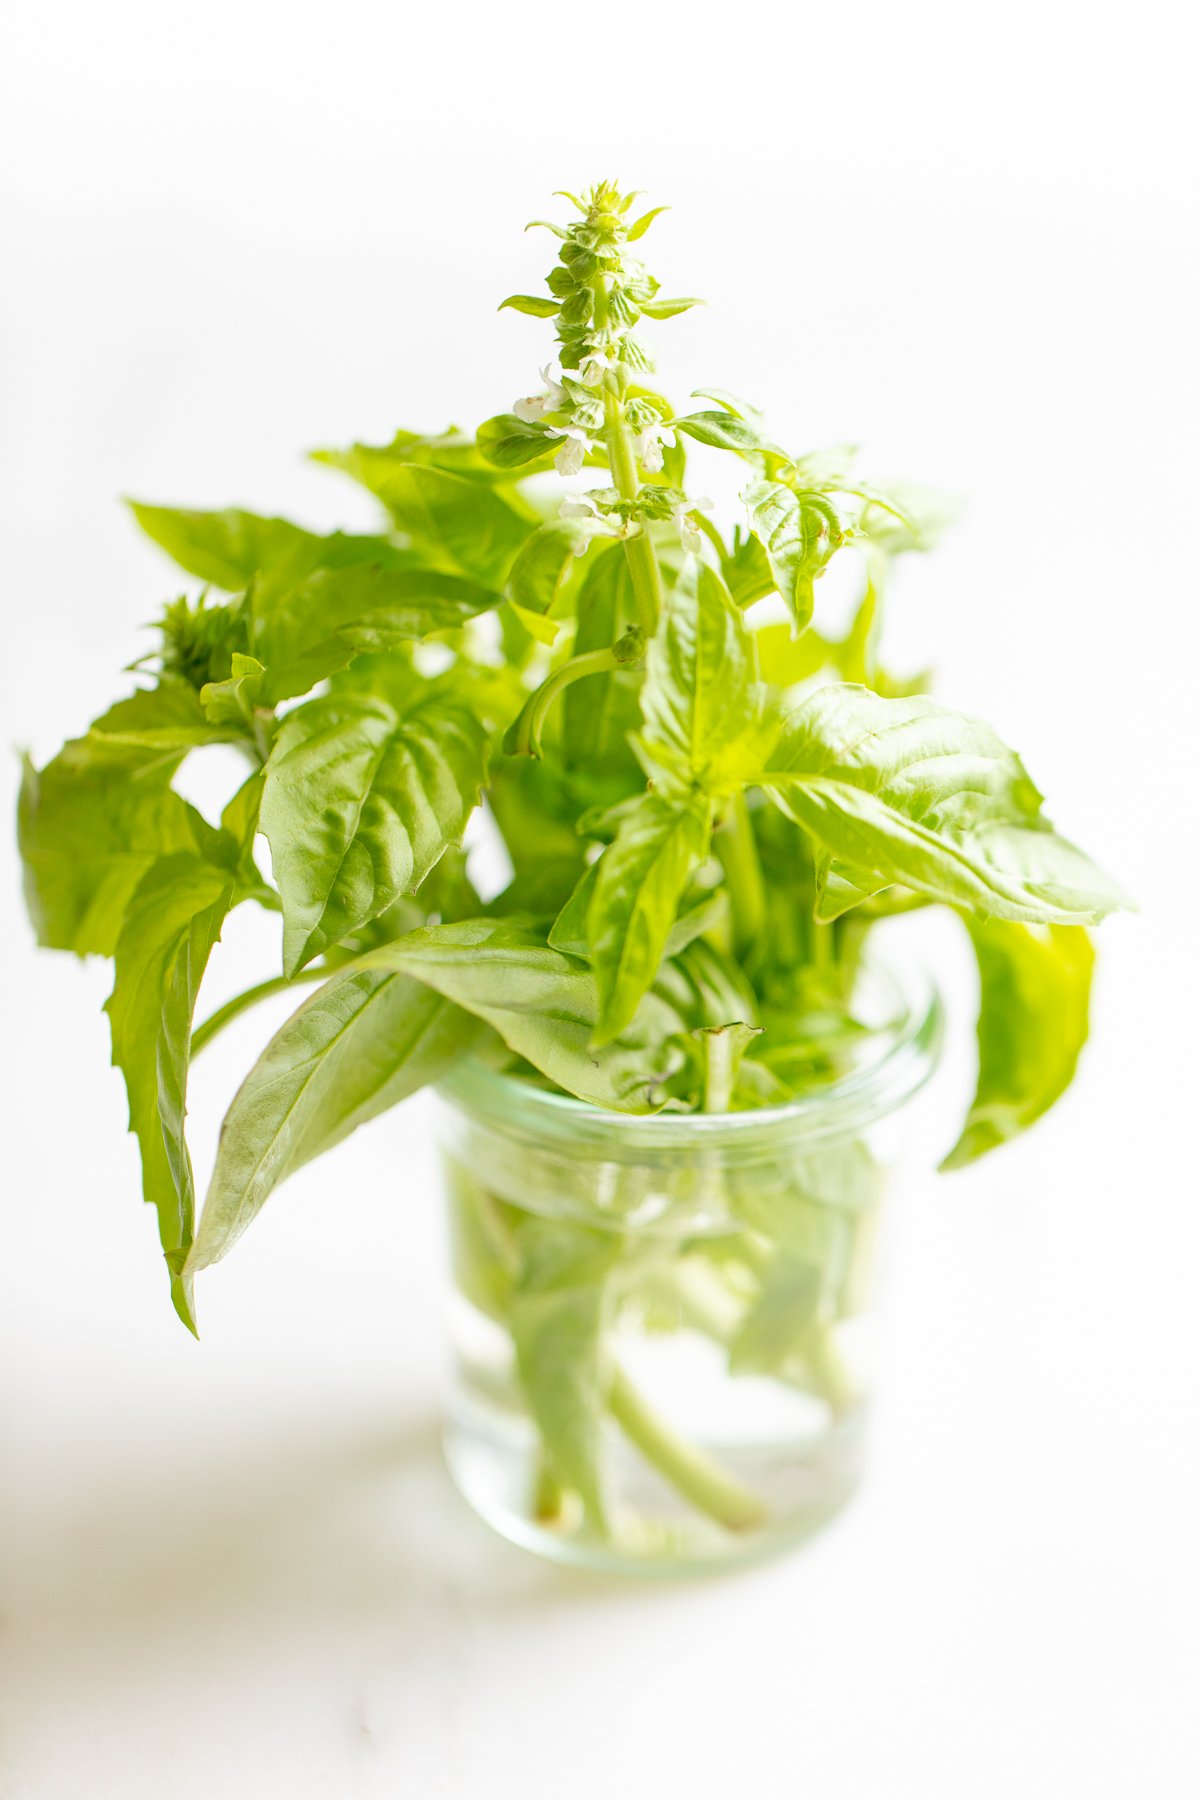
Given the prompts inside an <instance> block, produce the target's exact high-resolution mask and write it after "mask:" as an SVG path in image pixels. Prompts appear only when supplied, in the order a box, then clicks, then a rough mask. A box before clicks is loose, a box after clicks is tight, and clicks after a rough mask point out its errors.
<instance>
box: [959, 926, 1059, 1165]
mask: <svg viewBox="0 0 1200 1800" xmlns="http://www.w3.org/2000/svg"><path fill="white" fill-rule="evenodd" d="M965 922H966V926H967V930H968V931H969V932H970V934H971V942H972V944H973V945H974V947H975V955H976V957H977V958H978V961H979V979H980V1004H979V1028H978V1030H979V1081H978V1085H977V1087H976V1090H975V1098H974V1100H973V1101H972V1102H971V1110H970V1112H969V1113H968V1114H967V1121H966V1124H965V1126H964V1127H963V1132H962V1136H961V1137H960V1138H959V1140H958V1142H957V1144H955V1146H954V1148H953V1150H951V1152H950V1154H949V1155H948V1156H947V1157H946V1159H945V1161H944V1162H943V1163H942V1167H943V1169H961V1168H962V1167H963V1166H964V1165H965V1164H966V1163H969V1162H974V1160H975V1159H976V1157H979V1156H982V1155H983V1154H984V1153H985V1152H986V1151H988V1150H993V1149H995V1148H996V1146H997V1145H999V1144H1006V1143H1008V1142H1009V1141H1010V1140H1011V1139H1012V1138H1014V1137H1017V1136H1019V1135H1020V1133H1021V1132H1022V1131H1026V1130H1028V1128H1029V1126H1030V1125H1032V1124H1033V1123H1034V1122H1035V1121H1036V1120H1037V1119H1040V1118H1041V1116H1042V1114H1043V1113H1045V1112H1047V1111H1049V1109H1050V1107H1051V1106H1053V1104H1054V1102H1055V1101H1056V1100H1057V1099H1058V1098H1059V1096H1060V1095H1061V1094H1063V1093H1064V1092H1065V1091H1066V1089H1067V1088H1068V1087H1069V1086H1070V1084H1071V1080H1072V1077H1073V1076H1074V1074H1075V1065H1076V1063H1077V1062H1078V1060H1079V1052H1080V1051H1081V1050H1082V1048H1083V1046H1084V1044H1085V1043H1086V1041H1087V1034H1088V999H1089V995H1090V991H1091V982H1092V964H1093V961H1094V955H1093V951H1092V946H1091V943H1090V941H1089V939H1088V934H1087V932H1086V931H1085V930H1084V929H1083V928H1082V927H1081V926H1078V925H1046V926H1037V925H1024V924H1018V923H1015V922H1013V921H1011V920H1008V919H986V920H984V919H972V918H968V919H967V920H966V921H965Z"/></svg>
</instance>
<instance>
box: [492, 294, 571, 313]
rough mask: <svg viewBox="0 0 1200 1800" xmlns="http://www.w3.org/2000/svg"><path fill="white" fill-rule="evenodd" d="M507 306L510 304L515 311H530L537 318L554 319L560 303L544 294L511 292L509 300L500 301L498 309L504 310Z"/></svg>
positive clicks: (499, 310) (498, 310)
mask: <svg viewBox="0 0 1200 1800" xmlns="http://www.w3.org/2000/svg"><path fill="white" fill-rule="evenodd" d="M506 306H510V307H511V308H512V310H513V311H514V312H519V313H529V314H530V315H531V316H532V317H533V318H535V319H552V318H553V317H554V315H555V313H556V312H557V311H558V308H559V303H558V301H557V300H550V299H548V298H547V297H546V295H544V294H510V295H509V296H508V299H507V300H502V301H501V302H500V304H499V306H498V307H497V308H496V311H497V312H503V311H504V309H505V307H506Z"/></svg>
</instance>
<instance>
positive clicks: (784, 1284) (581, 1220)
mask: <svg viewBox="0 0 1200 1800" xmlns="http://www.w3.org/2000/svg"><path fill="white" fill-rule="evenodd" d="M856 999H857V1011H858V1014H859V1016H860V1018H861V1019H862V1020H863V1021H864V1024H865V1026H866V1029H865V1030H864V1032H863V1034H862V1040H861V1044H860V1046H859V1049H858V1052H857V1055H856V1058H855V1066H854V1067H853V1069H852V1070H851V1071H850V1072H848V1073H846V1074H844V1075H842V1076H841V1077H840V1078H839V1079H837V1080H836V1081H833V1082H831V1083H829V1084H828V1085H827V1086H825V1087H823V1088H821V1089H819V1090H817V1091H814V1092H813V1093H812V1094H810V1095H806V1096H805V1097H804V1098H802V1099H799V1100H796V1101H794V1102H792V1103H790V1104H788V1105H785V1106H777V1107H771V1108H764V1109H762V1110H760V1111H747V1112H732V1113H719V1114H718V1113H689V1114H678V1113H661V1114H656V1115H653V1116H649V1117H647V1116H633V1115H629V1114H619V1113H609V1112H602V1111H600V1110H598V1109H597V1108H595V1107H591V1106H587V1105H584V1104H583V1103H582V1102H580V1101H577V1100H572V1099H570V1098H568V1097H566V1096H564V1095H562V1094H559V1093H554V1092H550V1091H547V1090H545V1089H542V1088H540V1087H537V1086H535V1085H534V1084H532V1083H531V1082H528V1081H524V1080H521V1079H519V1078H517V1077H514V1076H511V1075H505V1074H498V1073H496V1072H494V1071H492V1070H490V1069H488V1068H486V1067H484V1066H482V1065H475V1064H472V1065H468V1066H467V1067H466V1068H464V1069H462V1070H460V1071H458V1072H456V1073H455V1075H454V1076H453V1077H452V1078H451V1079H450V1080H449V1081H447V1082H446V1083H445V1084H444V1085H443V1087H442V1089H441V1090H440V1094H441V1101H442V1105H441V1107H440V1109H439V1111H440V1121H439V1122H440V1141H441V1148H442V1156H443V1167H444V1172H445V1185H446V1192H447V1198H448V1201H449V1208H450V1241H451V1259H452V1275H453V1290H452V1303H451V1304H452V1315H451V1328H452V1337H453V1346H452V1348H453V1376H452V1387H451V1394H450V1402H449V1409H448V1418H447V1424H446V1431H445V1445H446V1455H447V1460H448V1462H449V1465H450V1470H451V1473H452V1474H453V1476H454V1479H455V1481H456V1483H457V1485H458V1487H459V1488H460V1489H461V1491H462V1493H463V1494H464V1495H465V1496H466V1498H467V1500H468V1501H469V1502H470V1503H471V1505H472V1506H473V1507H474V1508H475V1510H476V1511H477V1512H478V1513H480V1514H481V1515H482V1516H483V1518H485V1519H486V1520H487V1521H488V1522H489V1523H490V1524H491V1525H492V1526H493V1527H494V1528H495V1529H496V1530H498V1531H499V1532H501V1533H502V1534H503V1535H504V1536H505V1537H507V1538H510V1539H511V1540H513V1541H514V1542H515V1543H518V1544H523V1545H524V1546H525V1547H526V1548H528V1549H531V1550H534V1551H537V1552H539V1553H540V1554H542V1555H544V1556H548V1557H551V1558H554V1559H555V1560H557V1561H562V1562H571V1563H579V1564H583V1565H585V1566H590V1567H593V1568H599V1569H609V1570H621V1571H625V1572H631V1573H637V1572H641V1573H647V1574H667V1573H686V1572H689V1571H694V1570H697V1569H701V1568H713V1567H721V1566H728V1565H730V1564H735V1563H738V1562H741V1561H743V1560H748V1559H750V1558H751V1557H754V1556H760V1555H764V1554H767V1553H770V1552H772V1551H775V1550H778V1549H783V1548H785V1547H786V1546H787V1545H789V1544H791V1543H794V1542H795V1541H796V1540H798V1539H800V1538H803V1537H805V1536H807V1535H808V1534H809V1533H810V1532H812V1531H814V1530H815V1529H817V1528H818V1527H819V1526H820V1525H822V1524H823V1523H825V1521H827V1520H828V1519H829V1518H830V1517H831V1516H832V1515H833V1514H834V1513H835V1512H836V1511H837V1510H838V1509H839V1508H840V1507H841V1506H842V1505H843V1504H844V1503H845V1501H846V1500H847V1499H848V1497H849V1495H850V1494H851V1492H852V1491H853V1489H854V1486H855V1484H856V1482H857V1479H858V1475H859V1472H860V1468H861V1464H862V1451H863V1436H864V1427H865V1421H866V1410H867V1402H868V1398H869V1387H870V1359H869V1350H870V1342H869V1340H870V1327H871V1312H872V1303H873V1289H874V1270H875V1260H876V1258H875V1248H876V1241H877V1235H878V1227H879V1221H880V1212H881V1208H882V1206H883V1202H884V1198H885V1191H886V1189H887V1187H888V1185H889V1182H890V1180H891V1178H892V1176H893V1173H894V1170H895V1168H896V1165H897V1162H898V1159H899V1155H900V1153H901V1151H902V1150H903V1148H904V1139H905V1137H906V1135H907V1133H906V1130H905V1126H906V1109H907V1105H908V1102H909V1101H910V1100H911V1099H912V1098H913V1096H914V1095H915V1094H916V1093H917V1091H918V1089H919V1088H920V1087H921V1086H922V1085H923V1084H924V1082H925V1080H926V1079H927V1077H928V1076H929V1074H930V1073H931V1072H932V1069H933V1067H934V1064H935V1061H936V1056H937V1049H938V1044H939V1039H940V1028H941V1014H940V1009H939V1006H938V1002H937V998H936V995H935V994H934V992H933V990H932V988H931V987H930V986H929V985H928V983H927V981H926V980H925V979H924V977H923V976H921V975H920V974H918V973H915V972H913V971H911V970H907V971H904V972H903V973H901V972H900V971H898V970H896V969H891V968H885V967H884V966H882V965H881V964H879V963H872V962H868V963H867V964H866V965H865V966H864V969H863V972H862V975H861V977H860V994H859V995H858V996H856Z"/></svg>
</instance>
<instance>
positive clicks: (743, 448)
mask: <svg viewBox="0 0 1200 1800" xmlns="http://www.w3.org/2000/svg"><path fill="white" fill-rule="evenodd" d="M670 425H671V430H672V431H682V432H685V433H686V435H687V436H688V437H690V438H695V440H696V442H697V443H698V444H708V445H710V446H711V448H712V449H714V450H735V451H736V452H737V453H738V455H739V456H746V455H754V454H755V453H757V452H761V451H763V450H773V451H775V453H776V454H777V455H782V454H783V453H782V451H780V450H779V448H778V446H777V445H776V444H772V443H771V442H770V440H769V439H767V438H765V437H763V436H762V434H761V433H760V432H758V431H756V430H755V428H754V426H753V425H752V424H751V423H750V422H749V420H747V419H740V418H739V417H738V415H737V414H736V413H731V412H699V413H688V414H686V415H685V417H684V418H682V419H672V420H671V421H670Z"/></svg>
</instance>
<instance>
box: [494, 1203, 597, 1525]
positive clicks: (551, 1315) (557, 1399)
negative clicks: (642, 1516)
mask: <svg viewBox="0 0 1200 1800" xmlns="http://www.w3.org/2000/svg"><path fill="white" fill-rule="evenodd" d="M514 1237H515V1241H516V1249H517V1259H518V1260H517V1278H516V1282H515V1284H514V1287H513V1290H512V1296H511V1300H510V1303H509V1323H510V1328H511V1330H512V1335H513V1342H514V1344H515V1346H516V1352H517V1369H518V1372H519V1374H520V1377H521V1385H522V1387H523V1388H524V1390H525V1395H526V1398H527V1400H528V1402H529V1410H530V1411H531V1412H532V1414H533V1417H534V1421H535V1423H536V1424H537V1428H538V1430H539V1432H540V1433H541V1438H542V1443H543V1445H544V1446H545V1450H546V1456H547V1459H548V1461H549V1464H550V1468H551V1472H552V1473H553V1475H554V1476H555V1477H556V1478H557V1480H558V1481H559V1482H560V1483H561V1484H562V1485H563V1486H564V1487H568V1488H572V1489H574V1491H575V1492H576V1493H577V1494H578V1495H579V1497H580V1499H581V1500H582V1502H583V1508H584V1512H585V1514H586V1516H587V1519H588V1522H589V1524H590V1525H591V1526H592V1527H593V1528H594V1529H595V1530H598V1531H604V1530H605V1529H606V1525H605V1497H604V1491H603V1483H602V1478H601V1470H602V1461H601V1458H602V1451H603V1447H604V1437H603V1430H602V1426H603V1419H604V1413H605V1407H606V1402H607V1397H608V1386H609V1376H608V1371H607V1369H606V1367H605V1359H604V1355H603V1338H602V1326H603V1324H604V1318H605V1287H606V1284H607V1280H608V1276H609V1274H610V1272H611V1270H612V1267H613V1265H614V1263H615V1262H616V1260H617V1255H618V1252H619V1249H620V1244H621V1239H620V1237H619V1236H618V1235H617V1234H616V1233H614V1232H609V1231H592V1230H589V1229H588V1228H587V1227H586V1226H582V1225H573V1224H568V1223H567V1222H566V1221H564V1220H561V1219H544V1218H540V1217H539V1216H538V1215H537V1214H535V1213H525V1214H524V1215H522V1217H521V1218H520V1220H519V1222H518V1224H517V1226H516V1230H515V1233H514Z"/></svg>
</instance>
